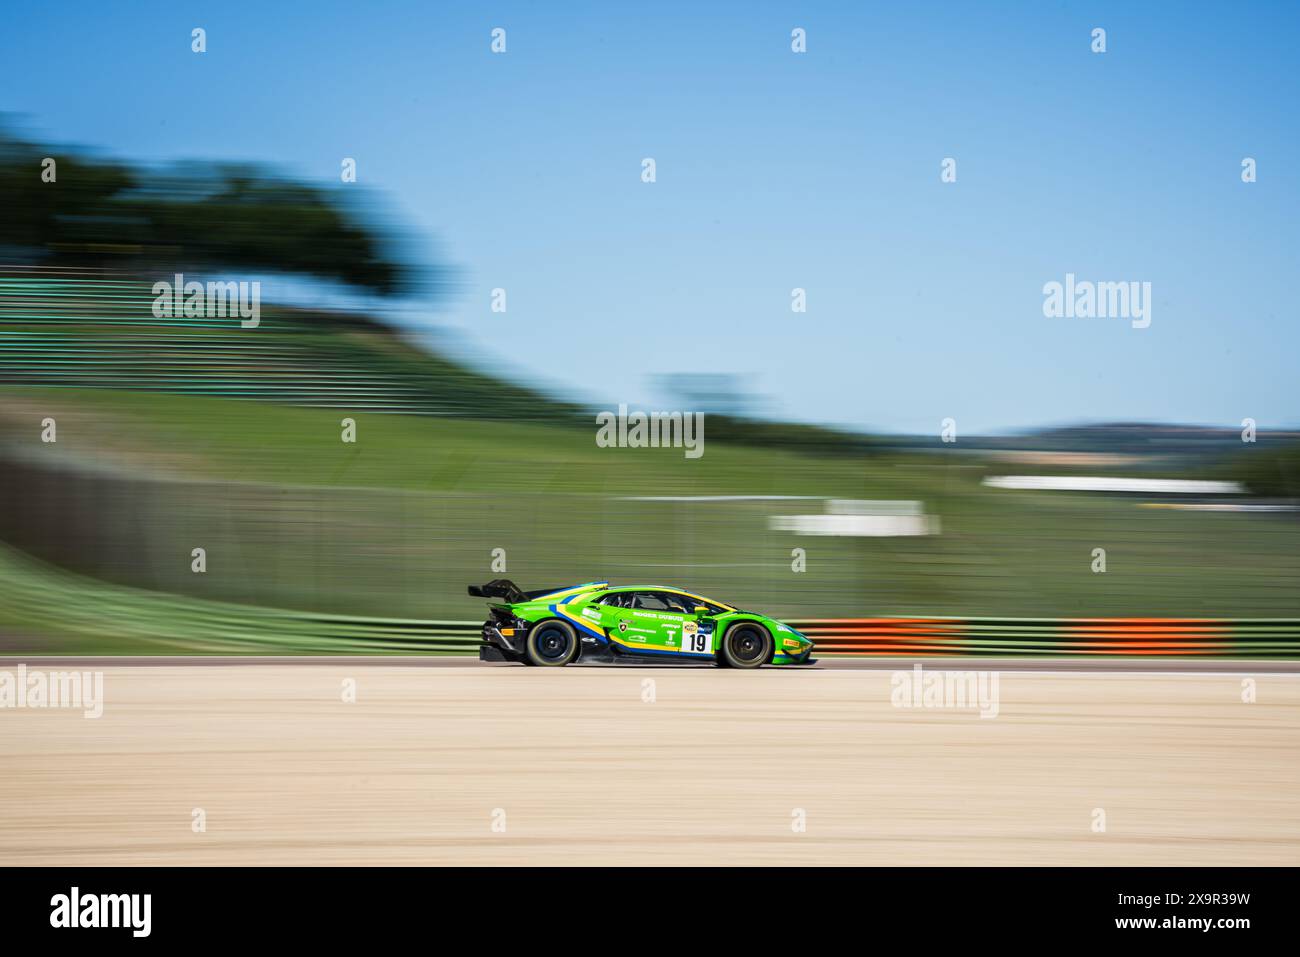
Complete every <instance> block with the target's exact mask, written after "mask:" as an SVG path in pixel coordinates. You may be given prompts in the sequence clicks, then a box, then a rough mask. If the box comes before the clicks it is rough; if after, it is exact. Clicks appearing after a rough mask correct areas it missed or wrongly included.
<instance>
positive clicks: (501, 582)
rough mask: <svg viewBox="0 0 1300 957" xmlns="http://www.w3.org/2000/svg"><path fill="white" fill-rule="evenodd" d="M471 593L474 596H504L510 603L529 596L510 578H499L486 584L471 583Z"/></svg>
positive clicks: (515, 602)
mask: <svg viewBox="0 0 1300 957" xmlns="http://www.w3.org/2000/svg"><path fill="white" fill-rule="evenodd" d="M469 593H470V595H472V596H473V597H474V598H502V599H505V601H506V604H509V605H515V604H518V603H519V602H521V601H528V596H527V595H525V594H524V593H523V592H522V591H520V589H519V586H518V585H516V584H515V583H514V582H512V581H511V580H510V579H508V578H497V579H495V580H493V581H490V582H488V583H487V584H486V585H470V586H469Z"/></svg>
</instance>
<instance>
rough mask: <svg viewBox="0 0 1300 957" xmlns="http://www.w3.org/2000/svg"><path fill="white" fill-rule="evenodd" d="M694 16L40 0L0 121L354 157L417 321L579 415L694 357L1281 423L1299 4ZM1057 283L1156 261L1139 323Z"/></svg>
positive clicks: (959, 394)
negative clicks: (432, 261)
mask: <svg viewBox="0 0 1300 957" xmlns="http://www.w3.org/2000/svg"><path fill="white" fill-rule="evenodd" d="M701 7H702V5H698V4H685V3H683V4H673V3H657V4H651V5H639V4H621V3H620V4H615V3H608V4H538V3H520V4H494V3H486V2H484V3H473V4H464V3H427V2H426V3H374V4H356V3H313V4H310V5H289V4H285V5H275V4H266V3H257V4H254V3H210V4H209V3H184V4H179V3H132V4H129V5H109V4H103V3H84V4H82V3H59V2H49V3H45V4H39V5H32V6H29V7H26V8H24V10H23V12H22V15H21V17H18V16H17V15H15V14H13V13H12V11H11V17H10V22H9V24H8V28H7V29H6V30H5V32H4V34H3V36H0V110H3V111H5V112H7V113H11V114H13V113H17V114H19V116H20V119H21V123H22V130H23V132H24V133H25V134H26V135H28V136H35V137H36V138H38V139H39V138H48V139H49V141H51V142H53V143H67V142H75V143H80V144H86V145H91V146H95V147H99V148H102V149H103V150H104V151H106V152H107V153H109V154H115V155H119V156H121V157H124V158H129V159H134V160H168V159H177V158H204V159H248V160H259V161H268V162H272V163H275V164H279V165H281V166H283V167H285V168H287V169H289V170H290V171H292V172H294V173H296V174H298V175H301V176H304V177H308V178H311V179H315V180H320V181H321V182H326V183H329V182H335V183H336V182H337V181H338V171H339V163H340V160H341V159H342V157H345V156H351V157H355V158H356V159H357V162H358V173H359V179H360V181H361V183H362V184H363V185H365V186H368V187H374V188H377V189H379V190H382V191H383V193H384V194H385V197H386V203H387V204H388V206H389V207H391V208H392V209H394V210H396V212H397V213H398V215H400V217H401V219H402V221H403V222H405V223H406V224H407V225H408V226H410V227H411V228H413V229H414V230H416V231H417V232H418V234H419V235H420V236H422V237H423V243H422V247H421V248H422V249H423V250H424V251H425V252H426V254H427V255H428V256H430V257H432V256H441V257H444V258H445V259H446V260H448V261H450V262H451V263H453V264H454V265H455V266H457V267H458V268H459V269H460V271H461V278H462V280H463V286H462V288H461V291H460V292H459V293H458V294H457V295H456V296H455V297H454V298H453V299H451V300H449V301H445V302H442V303H439V304H438V305H437V306H430V307H425V306H420V307H419V308H418V310H417V311H418V312H419V314H420V316H421V318H422V321H425V322H427V323H428V324H429V325H430V326H434V325H437V326H440V327H444V328H445V329H446V330H448V331H449V333H450V335H452V336H454V338H455V340H456V341H458V342H460V343H462V344H463V348H464V349H465V350H466V351H467V352H468V353H470V354H472V355H474V356H475V357H476V358H477V359H478V360H479V361H492V360H494V359H500V360H502V361H504V362H505V363H507V364H508V365H509V366H510V367H511V368H512V369H514V370H515V372H516V373H517V374H518V375H519V376H521V377H523V378H525V379H526V378H528V377H535V379H536V381H537V382H538V383H542V384H546V385H547V386H550V387H552V388H555V389H557V390H559V391H562V392H567V393H569V394H570V395H572V396H573V397H577V398H582V399H585V400H587V401H590V402H592V403H594V404H596V405H598V406H602V407H607V408H614V407H615V406H616V405H617V404H618V403H619V402H628V403H631V404H632V405H633V406H634V407H635V406H636V405H637V404H642V405H650V404H653V405H654V406H655V407H662V406H664V404H665V403H666V402H668V401H670V400H671V397H666V396H663V395H662V394H659V393H657V392H656V391H655V388H654V381H655V378H656V377H657V376H660V375H665V374H670V373H681V372H717V371H722V372H729V373H735V374H737V375H739V376H740V377H741V378H740V381H741V382H742V383H745V385H746V388H749V389H752V391H754V392H755V393H757V394H758V395H760V396H761V397H763V400H764V401H763V405H764V408H765V409H766V410H768V411H770V412H772V413H774V414H776V415H779V416H781V417H784V418H791V419H799V420H803V421H815V422H826V423H835V424H840V425H846V426H850V427H853V428H862V429H871V430H885V431H908V432H918V433H934V432H937V431H938V429H939V427H940V421H941V420H942V419H943V418H945V417H949V416H951V417H953V418H955V419H956V420H957V423H958V428H959V430H960V431H961V432H963V433H966V434H970V433H973V432H979V431H988V430H1002V429H1012V428H1022V427H1030V426H1036V425H1044V424H1059V423H1064V422H1077V421H1097V420H1107V421H1109V420H1164V421H1176V422H1198V423H1206V424H1217V425H1235V424H1237V423H1239V422H1240V421H1241V419H1243V418H1245V417H1247V416H1249V417H1252V418H1254V419H1256V420H1257V421H1258V422H1259V424H1260V426H1261V427H1262V428H1268V427H1269V426H1283V425H1286V426H1294V425H1296V424H1297V423H1300V416H1298V415H1297V412H1296V405H1295V399H1296V388H1295V383H1296V380H1297V376H1296V355H1297V345H1298V344H1300V331H1298V328H1297V318H1298V317H1297V315H1296V308H1295V306H1296V297H1295V294H1294V292H1293V287H1294V278H1293V277H1295V276H1296V275H1297V249H1300V245H1298V243H1297V239H1298V238H1300V237H1298V235H1297V233H1298V232H1300V185H1298V184H1297V180H1296V176H1295V175H1294V171H1293V170H1292V168H1291V164H1292V163H1293V162H1294V157H1295V156H1296V154H1297V151H1296V146H1297V120H1296V118H1297V116H1298V115H1300V113H1298V112H1297V106H1296V104H1297V102H1300V97H1298V96H1297V93H1300V89H1298V87H1300V82H1298V75H1300V68H1298V67H1297V60H1296V57H1295V53H1294V51H1295V49H1296V48H1297V45H1300V5H1297V4H1292V3H1281V2H1279V3H1254V4H1252V3H1231V4H1229V3H1221V4H1197V3H1147V4H1131V3H1116V4H1083V3H1061V2H1057V3H1046V2H1038V3H1024V4H974V3H955V2H954V3H944V4H938V3H935V4H924V3H918V4H866V3H862V4H847V3H845V4H834V3H817V4H803V5H801V4H762V3H743V4H741V3H736V4H717V5H709V6H708V8H707V9H701ZM196 26H201V27H203V28H205V29H206V30H207V34H208V52H207V53H206V54H203V55H196V54H194V53H192V52H190V30H191V29H192V28H193V27H196ZM494 27H503V28H505V29H506V31H507V43H508V52H507V53H506V54H505V55H493V54H492V53H491V52H490V49H489V43H490V31H491V30H492V29H493V28H494ZM794 27H803V28H804V29H806V31H807V35H808V52H807V53H806V54H802V55H797V54H794V53H792V52H791V51H790V31H791V29H792V28H794ZM1094 27H1103V28H1105V29H1106V31H1107V47H1108V50H1107V52H1106V53H1104V54H1095V53H1093V52H1091V50H1090V42H1091V41H1090V33H1091V30H1092V29H1093V28H1094ZM1247 156H1250V157H1254V158H1255V159H1256V160H1257V162H1258V176H1259V180H1258V182H1256V183H1253V184H1249V185H1247V184H1243V183H1242V182H1241V178H1240V164H1241V161H1242V158H1243V157H1247ZM643 157H653V158H654V159H655V161H656V163H657V172H658V181H657V182H656V183H654V184H645V183H643V182H641V179H640V172H641V160H642V158H643ZM945 157H953V158H955V159H956V160H957V172H958V177H957V182H956V183H952V184H944V183H941V182H940V178H939V169H940V162H941V161H942V160H943V159H944V158H945ZM1067 272H1073V273H1075V274H1076V275H1077V276H1078V277H1079V278H1080V279H1092V280H1105V281H1121V280H1138V281H1149V282H1151V284H1152V289H1153V299H1154V302H1153V309H1152V323H1151V326H1150V328H1147V329H1142V330H1138V329H1133V328H1131V327H1130V324H1129V323H1128V322H1127V321H1125V320H1120V319H1094V320H1083V319H1048V318H1045V317H1044V315H1043V312H1042V303H1043V294H1042V287H1043V284H1044V283H1046V282H1049V281H1052V280H1057V281H1062V280H1064V277H1065V274H1066V273H1067ZM498 286H499V287H504V288H505V289H506V290H507V295H508V303H509V310H508V312H507V313H506V314H504V315H502V314H495V313H492V312H491V311H490V309H489V291H490V290H491V289H492V288H493V287H498ZM794 287H802V288H805V289H806V290H807V296H808V311H807V313H806V314H802V315H799V314H794V313H792V312H791V310H790V290H791V289H792V288H794Z"/></svg>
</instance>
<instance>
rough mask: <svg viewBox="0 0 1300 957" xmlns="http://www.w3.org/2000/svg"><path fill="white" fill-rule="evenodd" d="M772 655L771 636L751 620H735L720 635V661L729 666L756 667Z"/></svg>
mask: <svg viewBox="0 0 1300 957" xmlns="http://www.w3.org/2000/svg"><path fill="white" fill-rule="evenodd" d="M770 657H772V636H771V635H770V634H768V631H767V629H766V628H764V627H763V626H762V625H757V624H754V622H752V621H742V622H737V623H736V624H734V625H732V626H731V627H730V628H728V629H727V633H726V634H725V635H723V636H722V656H721V659H720V660H721V663H722V664H724V665H727V666H728V667H731V668H757V667H758V666H759V665H761V664H763V663H764V662H766V661H767V660H768V659H769V658H770Z"/></svg>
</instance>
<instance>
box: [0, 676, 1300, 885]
mask: <svg viewBox="0 0 1300 957" xmlns="http://www.w3.org/2000/svg"><path fill="white" fill-rule="evenodd" d="M20 661H21V662H22V663H23V664H25V665H26V667H27V668H28V669H29V671H31V670H39V669H49V670H56V669H58V670H67V669H69V668H71V667H80V668H83V669H93V670H98V671H102V672H103V675H104V711H103V716H102V717H100V718H86V717H83V715H82V713H81V712H80V711H77V710H70V709H66V710H65V709H60V710H53V709H39V708H20V709H5V710H2V711H0V768H2V769H3V771H2V773H0V864H8V865H12V864H92V865H93V864H109V863H125V864H151V863H182V864H233V863H264V864H269V863H276V864H376V863H395V864H400V863H405V864H498V863H518V864H736V865H747V864H886V865H889V864H894V865H900V864H901V865H913V864H1039V863H1045V864H1149V865H1164V864H1173V865H1180V864H1291V865H1294V864H1296V863H1297V862H1300V802H1297V800H1296V794H1297V793H1300V760H1298V759H1300V743H1298V742H1300V674H1297V669H1296V667H1295V665H1296V663H1294V662H1288V663H1281V664H1279V663H1274V662H1258V663H1254V662H1246V663H1241V662H1238V663H1229V662H1221V661H1214V662H1211V661H1195V662H1184V661H1179V662H1169V661H1155V662H1148V661H1145V660H1143V661H1133V660H1127V659H1125V660H1118V661H1108V660H1088V661H1085V662H1082V663H1080V662H1074V661H1068V662H1067V661H1062V660H1052V661H1022V662H1007V661H1002V660H996V661H995V660H979V659H962V660H958V661H945V660H937V659H923V660H922V661H921V662H920V663H921V665H922V667H923V669H924V670H925V672H929V673H933V672H936V671H940V670H943V669H957V670H969V669H981V670H984V671H986V674H985V676H984V677H985V679H986V681H989V682H991V680H992V675H993V674H997V676H998V686H997V695H996V697H993V696H992V694H991V691H992V686H991V684H986V686H985V690H986V691H987V692H990V694H989V696H988V698H987V701H986V703H988V704H992V703H996V715H995V716H993V715H992V714H991V716H990V717H987V718H984V717H980V715H979V713H978V710H977V709H976V708H972V707H965V708H948V707H928V706H926V704H925V701H924V699H923V697H922V696H919V695H918V696H917V697H916V698H907V697H901V698H900V697H899V696H898V694H897V691H898V686H899V682H900V681H906V680H911V678H912V677H914V674H915V673H914V672H912V669H911V666H912V664H913V661H912V660H910V659H900V660H888V661H885V660H879V659H875V660H851V661H845V660H841V659H835V660H828V661H826V662H824V663H823V665H822V666H821V667H813V668H806V669H786V668H778V669H764V670H761V671H758V672H753V673H744V672H736V671H730V670H724V669H715V668H708V667H704V668H698V667H661V668H643V667H629V666H619V667H595V666H592V667H577V668H568V669H536V668H524V667H520V666H509V665H485V664H480V663H478V662H476V661H473V660H472V659H465V658H461V659H452V658H419V659H393V658H367V659H355V658H353V659H347V658H344V659H340V658H329V659H319V658H312V659H291V660H289V659H247V658H244V659H233V660H232V659H210V658H207V659H197V660H195V659H178V658H170V659H162V660H159V659H153V660H149V659H144V660H142V659H103V658H99V659H80V660H75V663H74V659H69V658H57V659H50V658H37V657H27V658H22V659H16V658H6V659H0V671H5V670H10V671H12V670H13V669H14V668H15V667H16V666H17V664H18V663H19V662H20ZM305 665H310V667H304V666H305ZM348 687H354V688H355V700H354V701H347V700H345V695H344V693H343V692H344V690H345V689H346V688H348ZM918 705H920V706H918ZM986 710H987V711H989V712H990V713H991V712H992V711H993V710H994V709H993V708H991V707H990V708H987V709H986ZM199 810H201V811H202V814H203V820H204V822H205V829H203V830H202V831H196V830H194V828H193V826H192V824H193V821H194V820H195V815H196V813H197V812H198V811H199ZM1103 825H1104V827H1103Z"/></svg>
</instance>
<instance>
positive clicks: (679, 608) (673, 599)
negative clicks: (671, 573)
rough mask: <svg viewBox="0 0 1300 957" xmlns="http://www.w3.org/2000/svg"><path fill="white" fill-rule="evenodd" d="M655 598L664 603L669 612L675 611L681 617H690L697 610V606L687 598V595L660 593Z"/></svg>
mask: <svg viewBox="0 0 1300 957" xmlns="http://www.w3.org/2000/svg"><path fill="white" fill-rule="evenodd" d="M655 597H656V598H658V599H659V600H660V601H661V602H663V605H664V608H665V609H666V610H667V611H675V612H677V613H678V614H681V615H689V614H691V613H692V612H693V611H694V610H695V606H694V604H692V602H691V599H689V598H687V597H686V596H685V595H674V594H673V593H672V592H659V593H658V594H657V595H655Z"/></svg>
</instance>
